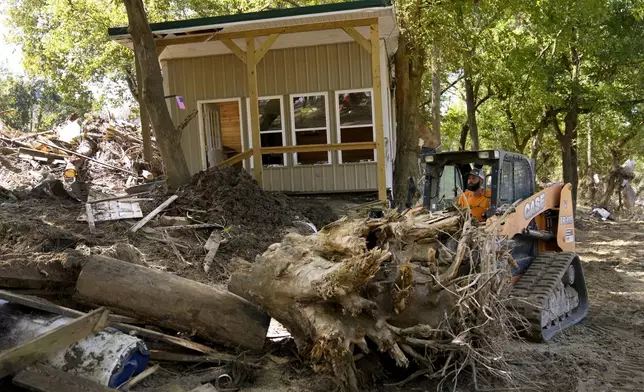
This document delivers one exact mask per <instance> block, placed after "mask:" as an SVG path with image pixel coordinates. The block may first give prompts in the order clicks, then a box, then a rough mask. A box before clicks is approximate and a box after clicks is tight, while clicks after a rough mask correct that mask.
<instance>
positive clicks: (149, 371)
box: [117, 364, 161, 391]
mask: <svg viewBox="0 0 644 392" xmlns="http://www.w3.org/2000/svg"><path fill="white" fill-rule="evenodd" d="M160 368H161V365H158V364H157V365H154V366H152V367H150V368H147V369H145V370H144V371H142V372H141V373H139V374H137V375H136V376H134V377H132V378H131V379H129V380H128V381H126V382H124V383H123V384H121V385H119V387H118V388H117V389H120V390H123V391H129V390H130V388H134V387H135V386H136V385H137V384H138V383H140V382H141V381H143V380H145V379H146V378H148V377H150V376H151V375H152V374H154V373H155V372H156V371H157V370H159V369H160Z"/></svg>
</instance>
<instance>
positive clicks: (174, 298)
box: [75, 256, 270, 350]
mask: <svg viewBox="0 0 644 392" xmlns="http://www.w3.org/2000/svg"><path fill="white" fill-rule="evenodd" d="M75 298H76V299H77V300H79V301H81V302H86V303H95V304H99V305H102V306H107V307H109V308H113V309H118V310H119V313H122V314H125V315H126V316H132V317H136V318H137V319H142V320H147V321H149V322H150V323H152V324H155V325H159V326H161V327H165V328H169V329H173V330H175V331H181V332H187V333H191V334H194V335H196V336H199V337H201V338H203V339H207V340H210V341H213V342H216V343H221V344H224V345H228V346H241V347H244V348H247V349H251V350H260V349H261V348H262V347H263V345H264V340H265V338H266V333H267V332H268V325H269V322H270V316H269V315H268V314H267V313H266V312H264V311H262V310H260V309H258V308H257V307H256V306H254V305H252V304H251V303H250V302H248V301H246V300H244V299H243V298H241V297H239V296H237V295H234V294H232V293H230V292H228V291H225V290H223V289H220V288H217V287H213V286H208V285H205V284H202V283H198V282H195V281H192V280H189V279H185V278H181V277H178V276H176V275H173V274H170V273H166V272H161V271H157V270H154V269H152V268H147V267H142V266H138V265H133V264H131V263H126V262H123V261H120V260H116V259H111V258H107V257H101V256H93V257H91V258H90V260H89V261H88V262H87V263H86V264H85V265H84V266H83V269H82V271H81V273H80V276H79V277H78V282H77V285H76V294H75Z"/></svg>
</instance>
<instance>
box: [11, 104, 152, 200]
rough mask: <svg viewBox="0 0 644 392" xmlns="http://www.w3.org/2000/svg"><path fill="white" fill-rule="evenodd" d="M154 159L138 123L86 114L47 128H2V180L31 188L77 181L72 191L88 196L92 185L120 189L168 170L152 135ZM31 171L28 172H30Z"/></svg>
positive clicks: (23, 189)
mask: <svg viewBox="0 0 644 392" xmlns="http://www.w3.org/2000/svg"><path fill="white" fill-rule="evenodd" d="M152 151H153V159H152V161H151V162H150V163H145V162H144V161H143V141H142V140H141V139H140V134H139V131H138V130H137V128H136V126H135V125H134V124H131V123H128V122H125V121H120V120H110V119H106V118H102V117H99V116H96V115H86V116H85V117H84V118H82V119H79V118H72V119H70V120H69V121H68V122H67V123H66V124H64V125H62V126H60V127H58V128H56V129H54V130H51V131H46V132H39V133H27V134H22V133H20V132H18V131H14V130H11V129H4V130H3V131H2V132H1V133H0V159H1V162H0V163H1V165H0V166H3V168H2V173H0V174H2V177H3V178H2V182H0V186H2V187H4V188H8V189H12V190H14V191H17V192H28V191H30V190H31V189H33V188H35V187H36V186H37V185H39V184H41V183H42V182H43V181H47V180H49V181H54V180H59V181H60V180H63V181H65V182H66V183H72V181H73V183H72V184H71V186H69V188H71V191H70V193H71V194H72V195H73V196H74V197H75V198H77V199H79V200H83V201H85V200H87V189H86V188H87V187H86V185H85V184H89V183H91V185H92V187H93V188H95V189H102V190H104V191H112V192H113V191H119V190H123V189H125V188H126V187H128V186H132V185H136V184H139V183H143V182H145V181H150V180H153V179H155V178H158V177H160V176H162V175H163V167H162V163H161V158H160V155H159V153H158V151H157V149H156V148H155V140H154V138H153V139H152ZM25 174H28V175H26V176H25Z"/></svg>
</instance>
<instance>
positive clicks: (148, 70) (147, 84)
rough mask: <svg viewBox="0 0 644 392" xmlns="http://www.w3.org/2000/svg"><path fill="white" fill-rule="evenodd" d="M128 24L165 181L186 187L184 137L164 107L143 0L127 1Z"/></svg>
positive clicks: (158, 70)
mask: <svg viewBox="0 0 644 392" xmlns="http://www.w3.org/2000/svg"><path fill="white" fill-rule="evenodd" d="M124 3H125V8H126V9H127V16H128V22H129V27H128V30H129V33H130V35H131V36H132V43H133V46H134V51H135V53H136V59H137V62H138V65H139V70H140V73H141V75H140V80H141V82H142V88H141V92H142V95H143V97H142V101H143V102H144V103H145V108H146V109H147V112H148V114H149V115H150V120H151V122H152V125H153V127H154V130H155V134H156V138H157V145H158V146H159V152H160V153H161V158H162V159H163V164H164V167H165V175H166V181H167V183H168V185H169V186H170V187H172V188H176V187H178V186H180V185H183V184H185V183H187V182H188V181H189V180H190V172H189V171H188V165H187V164H186V158H185V156H184V155H183V151H182V150H181V148H178V147H180V146H181V133H180V131H179V130H178V129H177V128H175V126H174V125H173V124H172V118H171V117H170V112H169V111H168V107H167V105H166V103H165V94H164V92H163V76H162V75H161V66H160V64H159V58H158V57H157V50H156V43H155V42H154V37H153V36H152V30H151V29H150V25H149V24H148V19H147V15H146V12H145V8H144V5H143V1H142V0H124Z"/></svg>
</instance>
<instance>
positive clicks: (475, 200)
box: [458, 169, 492, 222]
mask: <svg viewBox="0 0 644 392" xmlns="http://www.w3.org/2000/svg"><path fill="white" fill-rule="evenodd" d="M484 181H485V173H484V172H483V170H481V169H474V170H472V171H470V172H469V173H467V190H466V191H465V192H463V193H462V194H461V196H460V197H459V198H458V204H459V205H460V206H461V207H462V208H468V207H469V208H470V213H471V214H472V216H474V217H475V218H476V219H477V220H478V221H479V222H483V221H485V219H484V218H483V213H484V212H485V211H487V209H488V208H490V203H491V197H492V192H490V190H489V189H488V190H487V191H484Z"/></svg>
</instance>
